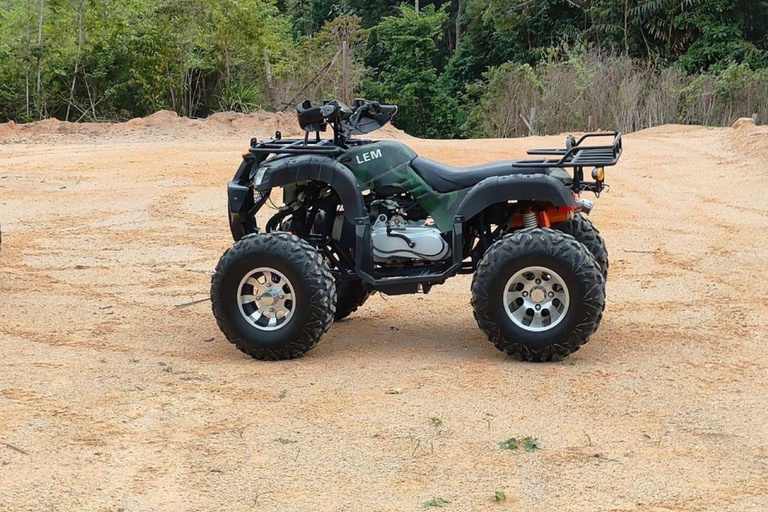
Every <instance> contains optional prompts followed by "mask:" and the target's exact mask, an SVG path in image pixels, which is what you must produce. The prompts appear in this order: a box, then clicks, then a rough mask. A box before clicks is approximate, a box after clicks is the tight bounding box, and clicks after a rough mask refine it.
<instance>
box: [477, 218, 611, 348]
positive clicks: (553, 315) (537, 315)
mask: <svg viewBox="0 0 768 512" xmlns="http://www.w3.org/2000/svg"><path fill="white" fill-rule="evenodd" d="M604 284H605V282H604V279H603V275H602V273H601V271H600V269H599V267H598V266H597V263H596V261H595V259H594V258H593V257H592V255H591V254H590V253H589V252H588V251H587V249H586V247H584V246H583V245H582V244H581V243H579V242H577V241H576V240H575V239H574V238H573V237H572V236H570V235H566V234H564V233H560V232H557V231H554V230H551V229H539V228H534V229H524V230H521V231H517V232H515V233H514V234H512V235H507V236H505V237H504V238H502V239H501V240H499V241H497V242H495V243H494V244H493V245H492V246H491V247H490V248H489V249H488V251H487V252H486V253H485V256H484V257H483V259H482V260H481V261H480V263H479V265H478V267H477V272H475V275H474V277H473V279H472V307H473V310H474V315H475V319H476V320H477V323H478V325H479V326H480V328H481V329H482V330H483V331H484V332H485V333H486V335H487V336H488V338H489V339H490V340H491V342H493V344H494V345H496V347H497V348H498V349H499V350H501V351H503V352H505V353H507V354H509V355H513V356H518V357H520V358H521V359H523V360H526V361H551V360H553V359H560V358H563V357H565V356H567V355H569V354H571V353H573V352H575V351H577V350H578V349H579V348H580V347H581V346H582V345H583V344H584V343H586V342H587V341H588V340H589V337H590V336H591V335H592V334H593V333H594V332H595V331H596V330H597V327H598V325H599V323H600V320H601V318H602V312H603V308H604V305H605V287H604Z"/></svg>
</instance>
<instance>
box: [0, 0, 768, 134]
mask: <svg viewBox="0 0 768 512" xmlns="http://www.w3.org/2000/svg"><path fill="white" fill-rule="evenodd" d="M767 27H768V1H766V0H444V1H442V0H436V1H427V0H421V1H419V0H416V1H415V2H414V1H411V2H407V3H402V2H397V1H388V0H365V1H363V0H276V1H275V0H0V121H7V120H15V121H17V122H25V121H34V120H38V119H43V118H48V117H56V118H58V119H62V120H69V121H96V120H125V119H129V118H132V117H137V116H145V115H148V114H150V113H152V112H155V111H157V110H159V109H171V110H174V111H176V112H178V113H179V114H180V115H185V116H190V117H202V116H207V115H209V114H210V113H212V112H215V111H220V110H235V111H241V112H247V111H250V110H255V109H267V110H284V109H290V108H292V107H293V105H294V104H295V103H297V102H298V101H299V100H300V99H303V98H305V97H308V98H311V99H313V100H320V99H322V98H330V97H340V98H346V99H351V98H353V97H355V96H365V97H369V98H377V99H379V100H381V101H386V102H392V103H397V104H398V105H400V107H401V111H400V113H399V114H398V116H397V118H396V120H395V125H396V126H398V127H400V128H402V129H404V130H406V131H407V132H409V133H411V134H414V135H418V136H424V137H472V136H500V137H502V136H503V137H511V136H519V135H527V134H529V133H556V132H560V131H563V130H579V129H587V128H617V129H621V130H624V131H631V130H635V129H640V128H644V127H648V126H653V125H657V124H661V123H670V122H681V123H698V124H712V125H723V124H728V123H730V122H732V121H733V119H734V118H735V117H738V116H751V115H752V114H754V113H756V114H758V121H759V122H764V121H765V120H766V119H768V36H767V35H766V28H767Z"/></svg>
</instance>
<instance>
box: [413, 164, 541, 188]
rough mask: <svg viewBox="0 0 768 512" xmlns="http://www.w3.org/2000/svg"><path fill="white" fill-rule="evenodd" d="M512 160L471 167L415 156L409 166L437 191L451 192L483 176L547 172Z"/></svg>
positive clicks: (475, 181)
mask: <svg viewBox="0 0 768 512" xmlns="http://www.w3.org/2000/svg"><path fill="white" fill-rule="evenodd" d="M515 163H516V162H515V161H514V160H508V161H505V162H491V163H488V164H482V165H475V166H471V167H451V166H450V165H445V164H442V163H440V162H435V161H434V160H429V159H428V158H424V157H421V156H417V157H416V158H414V159H413V160H412V161H411V167H412V168H413V170H414V171H416V173H417V174H418V175H419V176H421V177H422V179H423V180H424V181H426V182H427V184H428V185H429V186H430V187H432V188H433V189H435V190H436V191H438V192H452V191H454V190H460V189H462V188H467V187H472V186H474V185H476V184H478V183H480V182H481V181H483V180H484V179H485V178H490V177H493V176H506V175H508V174H548V172H549V169H547V168H544V167H518V166H516V165H515Z"/></svg>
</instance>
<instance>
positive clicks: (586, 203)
mask: <svg viewBox="0 0 768 512" xmlns="http://www.w3.org/2000/svg"><path fill="white" fill-rule="evenodd" d="M594 207H595V202H594V201H590V200H589V199H579V200H577V201H576V211H579V212H584V213H585V214H586V215H589V212H591V211H592V208H594Z"/></svg>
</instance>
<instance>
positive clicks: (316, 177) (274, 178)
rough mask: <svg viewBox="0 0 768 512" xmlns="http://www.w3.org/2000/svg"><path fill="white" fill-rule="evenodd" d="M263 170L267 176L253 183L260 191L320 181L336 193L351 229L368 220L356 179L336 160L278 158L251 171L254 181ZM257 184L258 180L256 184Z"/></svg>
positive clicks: (304, 156) (318, 156)
mask: <svg viewBox="0 0 768 512" xmlns="http://www.w3.org/2000/svg"><path fill="white" fill-rule="evenodd" d="M262 170H264V175H263V177H261V178H260V179H259V180H258V183H255V182H254V188H255V189H256V190H258V191H266V190H269V189H271V188H274V187H282V186H285V185H290V184H292V183H299V182H302V181H321V182H323V183H326V184H328V185H329V186H330V187H331V188H332V189H334V190H335V191H336V193H337V194H338V195H339V199H340V200H341V204H342V205H343V206H344V217H345V218H346V219H347V221H349V222H350V223H351V224H352V225H354V224H355V223H356V220H357V219H360V218H362V217H364V218H366V219H367V218H368V214H367V213H366V212H365V202H364V201H363V194H362V192H361V191H360V186H359V185H358V183H357V179H356V178H355V175H354V174H352V171H350V170H349V168H348V167H347V166H345V165H343V164H341V163H339V162H337V161H336V160H334V159H332V158H329V157H327V156H320V155H299V156H290V157H285V158H275V159H273V160H270V161H267V162H264V163H263V164H262V165H261V167H259V168H258V169H257V168H254V169H253V170H251V174H252V177H253V175H255V176H256V177H257V178H258V174H259V173H260V172H261V171H262ZM254 181H255V180H254Z"/></svg>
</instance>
